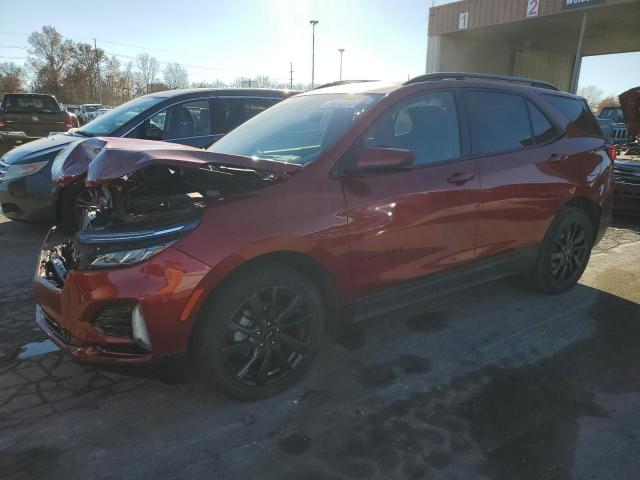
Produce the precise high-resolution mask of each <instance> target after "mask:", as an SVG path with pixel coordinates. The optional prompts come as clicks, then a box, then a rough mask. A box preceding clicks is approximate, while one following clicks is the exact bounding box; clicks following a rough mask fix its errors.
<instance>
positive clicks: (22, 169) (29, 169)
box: [2, 162, 49, 182]
mask: <svg viewBox="0 0 640 480" xmlns="http://www.w3.org/2000/svg"><path fill="white" fill-rule="evenodd" d="M48 163H49V162H36V163H25V164H23V165H8V166H7V171H6V172H5V174H4V176H3V177H2V181H3V182H6V181H8V180H15V179H16V178H22V177H26V176H27V175H33V174H34V173H36V172H39V171H40V170H42V169H43V168H44V167H46V166H47V164H48Z"/></svg>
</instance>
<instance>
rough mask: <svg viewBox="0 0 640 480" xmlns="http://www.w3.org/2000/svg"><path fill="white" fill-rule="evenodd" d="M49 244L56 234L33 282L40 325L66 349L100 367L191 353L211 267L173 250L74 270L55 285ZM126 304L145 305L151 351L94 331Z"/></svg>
mask: <svg viewBox="0 0 640 480" xmlns="http://www.w3.org/2000/svg"><path fill="white" fill-rule="evenodd" d="M50 242H51V235H49V236H48V237H47V241H46V242H45V248H43V253H42V254H41V256H40V262H39V264H38V267H37V270H36V274H35V277H34V293H35V299H36V304H37V307H36V321H37V323H38V325H39V327H40V328H41V329H42V330H43V331H44V332H45V333H46V334H47V335H48V336H49V337H50V338H51V339H52V340H53V341H54V342H55V343H56V344H57V345H58V346H59V347H60V348H61V349H62V350H64V351H66V352H67V353H68V354H70V355H71V356H73V357H75V358H77V359H79V360H83V361H87V362H96V363H147V362H152V361H155V360H158V359H160V358H163V357H166V356H169V355H173V354H179V353H181V352H184V351H186V350H187V345H188V340H189V334H190V332H191V328H192V325H193V319H194V317H195V314H196V312H197V310H198V307H199V303H200V302H202V301H203V298H202V297H204V295H198V296H195V295H194V293H195V292H196V290H197V289H198V288H199V287H198V285H199V284H200V282H201V281H202V279H203V278H204V277H205V275H206V274H207V273H208V271H209V267H208V266H207V265H205V264H203V263H201V262H199V261H197V260H195V259H193V258H192V257H190V256H188V255H186V254H184V253H182V252H180V251H178V250H176V249H174V248H171V247H169V248H167V249H166V250H164V251H163V252H161V253H159V254H158V255H156V256H154V257H152V258H150V259H149V260H147V261H145V262H142V263H140V264H137V265H133V266H131V267H125V268H117V269H110V270H94V271H79V270H71V271H69V272H68V275H67V277H66V279H65V281H64V283H63V285H60V284H58V285H55V284H54V283H52V282H51V281H50V279H48V278H47V277H46V276H45V275H44V270H43V267H42V262H43V261H46V252H47V251H48V248H47V243H50ZM192 296H194V297H195V298H197V299H198V301H194V300H193V299H192ZM124 303H126V304H136V303H138V304H140V307H141V309H142V312H143V316H144V319H145V323H146V328H147V331H148V333H149V337H150V340H151V351H147V350H145V349H143V348H141V347H140V346H139V345H138V344H137V343H136V341H135V340H134V339H133V338H131V337H126V336H112V335H105V334H103V333H101V332H100V331H99V330H97V329H96V328H95V326H94V324H93V321H94V320H95V318H96V315H97V314H98V312H100V311H101V310H102V309H103V308H105V307H110V306H114V305H122V304H124ZM185 312H191V314H190V315H186V314H185Z"/></svg>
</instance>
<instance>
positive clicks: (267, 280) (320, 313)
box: [196, 263, 325, 400]
mask: <svg viewBox="0 0 640 480" xmlns="http://www.w3.org/2000/svg"><path fill="white" fill-rule="evenodd" d="M324 317H325V313H324V306H323V301H322V298H321V296H320V293H319V291H318V289H317V288H316V286H315V285H314V284H313V283H312V282H311V281H310V280H309V279H308V278H307V277H306V276H304V275H302V274H300V273H299V272H297V271H296V270H293V269H291V268H288V267H286V266H281V265H278V264H271V263H268V264H267V263H264V264H261V265H260V266H259V268H258V267H254V268H251V269H247V270H245V271H242V272H239V273H237V274H235V276H234V277H232V278H231V279H230V280H229V282H227V283H226V284H225V285H224V286H223V287H222V288H221V289H220V291H218V292H217V293H216V295H215V296H214V298H213V299H212V300H211V301H210V302H209V303H208V304H207V305H206V306H205V308H204V311H203V314H202V317H201V322H202V323H201V324H200V328H199V329H198V331H197V335H198V337H197V339H196V340H197V343H196V348H197V352H196V358H197V361H198V365H199V367H200V370H201V371H202V372H203V373H204V375H205V376H206V377H207V378H208V379H210V380H211V381H212V382H213V384H214V385H215V386H216V387H217V388H218V390H220V391H221V392H222V393H224V394H225V395H227V396H229V397H232V398H236V399H239V400H259V399H263V398H268V397H271V396H273V395H276V394H278V393H280V392H282V391H284V390H286V389H287V388H289V387H290V386H291V385H293V384H294V383H295V382H296V381H298V379H299V378H300V377H301V376H302V375H303V374H304V373H305V372H306V371H307V369H308V368H309V366H310V365H311V363H312V362H313V359H314V357H315V355H316V353H317V350H318V347H319V346H320V341H321V339H322V334H323V331H324Z"/></svg>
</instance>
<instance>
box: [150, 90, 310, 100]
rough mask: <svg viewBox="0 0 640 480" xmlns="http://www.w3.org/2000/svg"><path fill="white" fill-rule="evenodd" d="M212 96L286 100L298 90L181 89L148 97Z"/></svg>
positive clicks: (151, 94) (156, 93)
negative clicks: (269, 97) (193, 94)
mask: <svg viewBox="0 0 640 480" xmlns="http://www.w3.org/2000/svg"><path fill="white" fill-rule="evenodd" d="M192 93H195V94H198V93H200V94H203V93H204V94H213V95H220V94H222V95H239V96H259V97H264V96H265V95H268V96H272V97H279V98H286V97H289V96H291V95H296V94H298V93H300V91H299V90H283V89H279V88H181V89H177V90H166V91H164V92H154V93H149V94H148V96H150V97H166V98H170V97H175V96H177V95H189V94H192Z"/></svg>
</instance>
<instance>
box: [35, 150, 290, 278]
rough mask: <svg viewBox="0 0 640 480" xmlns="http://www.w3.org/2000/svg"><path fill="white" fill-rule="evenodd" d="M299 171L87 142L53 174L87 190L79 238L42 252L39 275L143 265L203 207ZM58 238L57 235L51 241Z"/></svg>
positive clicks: (63, 157) (63, 155)
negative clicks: (40, 273) (87, 198)
mask: <svg viewBox="0 0 640 480" xmlns="http://www.w3.org/2000/svg"><path fill="white" fill-rule="evenodd" d="M299 168H300V166H299V165H294V164H287V163H283V162H272V161H266V160H260V159H253V158H247V157H238V156H231V155H224V154H217V153H213V152H208V151H204V150H198V149H194V148H191V147H185V146H182V145H174V144H169V143H164V142H152V141H140V140H128V139H120V138H113V139H112V138H109V139H106V138H91V139H87V140H81V141H79V142H75V143H73V144H71V145H69V147H67V148H65V149H64V150H63V151H61V152H60V154H59V155H58V157H57V158H56V160H55V162H54V165H53V169H52V175H53V179H54V181H56V182H57V183H59V184H60V185H61V186H63V187H70V186H72V185H74V184H77V183H78V182H82V183H84V186H85V188H86V192H87V194H88V197H89V198H90V200H89V201H88V202H87V204H86V206H85V208H84V209H83V211H82V214H81V215H80V217H81V220H80V225H79V227H78V231H77V232H75V234H74V235H73V236H70V237H67V238H66V239H63V240H62V241H59V242H58V243H55V244H53V245H49V246H47V247H46V248H47V250H46V252H44V253H46V255H44V256H43V261H44V264H43V265H42V266H41V268H42V269H43V274H44V275H45V276H46V277H47V278H48V279H50V281H51V283H53V284H55V285H62V284H63V283H64V280H65V278H66V274H67V272H68V271H70V270H94V269H103V268H114V267H121V266H127V265H133V264H136V263H140V262H142V261H144V260H146V259H148V258H150V257H152V256H154V255H156V254H158V253H160V252H161V251H162V250H164V249H166V248H167V247H169V246H170V245H171V244H172V243H174V242H175V241H177V240H178V239H179V238H180V237H181V236H183V235H184V234H186V233H188V232H189V231H191V230H193V229H194V228H196V227H197V225H198V224H199V222H200V218H201V214H202V210H203V208H205V207H207V206H210V205H213V204H216V203H218V202H223V201H224V200H225V199H228V198H229V197H232V196H236V195H239V194H242V193H245V192H249V191H252V190H255V189H258V188H263V187H265V186H268V185H272V184H274V183H277V182H279V181H283V180H284V179H286V178H288V177H289V176H290V175H292V174H293V173H295V172H296V171H297V170H299ZM56 237H58V238H59V235H56Z"/></svg>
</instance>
